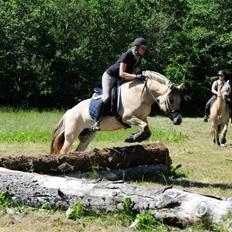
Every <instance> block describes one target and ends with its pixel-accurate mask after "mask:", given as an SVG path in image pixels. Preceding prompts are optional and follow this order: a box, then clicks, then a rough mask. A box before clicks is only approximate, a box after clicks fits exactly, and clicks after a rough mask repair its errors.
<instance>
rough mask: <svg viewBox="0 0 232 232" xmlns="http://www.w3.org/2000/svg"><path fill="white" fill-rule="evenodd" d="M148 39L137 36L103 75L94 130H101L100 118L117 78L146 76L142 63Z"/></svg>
mask: <svg viewBox="0 0 232 232" xmlns="http://www.w3.org/2000/svg"><path fill="white" fill-rule="evenodd" d="M146 46H147V41H146V39H144V38H136V39H135V40H134V42H133V47H132V48H131V49H129V50H128V51H127V52H125V53H123V54H122V55H121V56H120V57H119V59H118V60H117V61H116V62H115V63H114V64H113V65H111V66H110V67H109V68H108V69H107V70H106V71H105V72H104V74H103V76H102V91H103V95H102V99H101V102H100V103H99V105H98V107H97V111H96V114H97V116H96V120H95V122H94V125H93V128H92V129H93V130H100V118H101V114H102V112H103V110H104V106H105V104H106V103H107V102H108V101H109V98H110V93H111V89H112V87H113V86H114V84H115V82H116V81H117V80H120V79H123V80H127V81H131V80H135V79H140V80H144V79H145V77H144V76H143V75H142V74H141V70H140V67H139V66H140V64H141V58H142V56H143V55H144V53H145V49H146Z"/></svg>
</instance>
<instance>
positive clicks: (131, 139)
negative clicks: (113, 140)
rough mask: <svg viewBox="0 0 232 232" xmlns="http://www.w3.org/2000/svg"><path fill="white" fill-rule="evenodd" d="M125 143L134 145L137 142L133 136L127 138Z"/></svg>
mask: <svg viewBox="0 0 232 232" xmlns="http://www.w3.org/2000/svg"><path fill="white" fill-rule="evenodd" d="M124 142H125V143H134V142H135V141H134V137H133V136H130V137H128V138H126V139H125V140H124Z"/></svg>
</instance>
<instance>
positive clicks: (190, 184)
mask: <svg viewBox="0 0 232 232" xmlns="http://www.w3.org/2000/svg"><path fill="white" fill-rule="evenodd" d="M231 161H232V160H231ZM180 168H181V165H177V166H176V167H173V166H171V167H169V168H168V169H167V170H166V171H164V172H160V173H159V174H158V175H156V176H153V177H152V178H147V179H146V181H149V182H153V183H159V184H162V185H175V186H181V187H184V188H219V189H221V190H229V189H232V183H231V184H229V183H225V184H224V183H203V182H198V181H190V180H187V179H186V178H187V174H186V173H184V172H183V171H182V170H181V169H180ZM144 180H145V179H144Z"/></svg>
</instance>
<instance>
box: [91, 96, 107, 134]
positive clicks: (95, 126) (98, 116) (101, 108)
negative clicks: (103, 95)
mask: <svg viewBox="0 0 232 232" xmlns="http://www.w3.org/2000/svg"><path fill="white" fill-rule="evenodd" d="M104 106H105V104H104V102H103V101H102V100H100V102H99V104H98V106H97V109H96V119H95V121H94V124H93V127H92V129H93V130H94V131H99V130H100V119H101V116H102V113H103V111H104Z"/></svg>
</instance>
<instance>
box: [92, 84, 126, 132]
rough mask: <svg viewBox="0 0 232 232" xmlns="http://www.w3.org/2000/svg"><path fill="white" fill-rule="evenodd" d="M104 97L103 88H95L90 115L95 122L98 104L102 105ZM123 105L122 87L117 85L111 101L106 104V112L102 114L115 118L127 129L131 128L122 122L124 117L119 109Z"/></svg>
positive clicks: (112, 92) (113, 90)
mask: <svg viewBox="0 0 232 232" xmlns="http://www.w3.org/2000/svg"><path fill="white" fill-rule="evenodd" d="M101 97H102V88H99V87H96V88H94V93H93V95H92V98H91V102H90V105H89V114H90V116H91V118H92V119H93V120H95V119H96V109H97V107H98V104H99V103H100V100H101ZM120 105H121V85H120V84H119V83H116V84H115V85H114V86H113V88H112V90H111V95H110V100H109V101H108V102H107V103H106V105H105V107H104V111H103V113H102V116H103V118H104V117H115V118H116V119H117V120H118V121H119V122H120V123H121V124H122V125H123V126H124V127H125V128H129V127H130V125H128V124H126V123H124V122H123V121H122V116H121V115H120V114H119V108H120Z"/></svg>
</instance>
